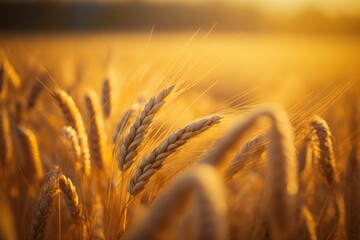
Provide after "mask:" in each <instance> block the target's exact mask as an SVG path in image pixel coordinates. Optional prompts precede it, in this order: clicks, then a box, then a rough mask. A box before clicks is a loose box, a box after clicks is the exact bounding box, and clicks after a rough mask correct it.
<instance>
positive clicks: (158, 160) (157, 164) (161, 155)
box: [128, 116, 221, 195]
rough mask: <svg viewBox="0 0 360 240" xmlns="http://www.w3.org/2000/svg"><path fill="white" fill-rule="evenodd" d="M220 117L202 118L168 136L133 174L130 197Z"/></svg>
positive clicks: (138, 191) (218, 120)
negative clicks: (168, 160) (166, 161)
mask: <svg viewBox="0 0 360 240" xmlns="http://www.w3.org/2000/svg"><path fill="white" fill-rule="evenodd" d="M220 119H221V117H220V116H213V117H210V118H204V119H201V120H199V121H196V122H193V123H190V124H189V125H187V126H186V127H184V128H182V129H179V130H178V131H177V132H175V133H174V134H172V135H170V136H169V137H168V138H167V139H166V140H165V141H163V142H162V143H161V144H160V145H159V146H158V147H157V148H155V149H154V150H153V151H152V152H151V153H150V154H149V155H148V156H147V157H145V158H143V159H142V161H141V163H140V165H139V167H138V168H137V169H136V172H135V174H134V175H133V177H132V178H131V180H130V183H129V186H128V191H129V193H130V194H132V195H136V194H138V193H140V192H141V191H142V190H143V189H144V188H145V187H146V185H147V184H148V183H149V182H150V180H151V177H152V176H153V175H154V174H155V173H156V172H157V171H159V170H160V168H161V167H162V165H163V163H164V161H165V159H166V158H167V157H169V156H170V155H171V154H173V153H175V152H176V151H177V150H179V148H180V147H181V146H183V145H184V144H186V143H187V142H188V141H189V140H190V139H191V138H193V137H195V136H196V135H198V134H200V133H202V132H204V131H206V130H207V129H209V128H210V127H211V126H213V125H215V124H217V123H219V122H220Z"/></svg>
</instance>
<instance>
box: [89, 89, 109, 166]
mask: <svg viewBox="0 0 360 240" xmlns="http://www.w3.org/2000/svg"><path fill="white" fill-rule="evenodd" d="M85 104H86V109H87V112H88V115H89V119H90V123H89V130H90V132H89V138H88V139H89V146H90V153H91V158H92V159H93V161H94V162H95V164H96V166H97V167H98V168H99V169H102V168H103V165H104V154H105V152H104V151H105V149H104V148H105V130H104V122H103V118H102V116H101V111H100V109H99V107H98V104H99V101H98V98H97V96H96V94H95V92H93V91H89V92H88V93H87V94H86V95H85Z"/></svg>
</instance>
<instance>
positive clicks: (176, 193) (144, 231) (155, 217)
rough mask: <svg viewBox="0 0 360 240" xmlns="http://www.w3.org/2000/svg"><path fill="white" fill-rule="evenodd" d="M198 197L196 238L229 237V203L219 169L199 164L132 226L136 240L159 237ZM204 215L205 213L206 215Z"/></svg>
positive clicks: (132, 236)
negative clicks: (190, 202)
mask: <svg viewBox="0 0 360 240" xmlns="http://www.w3.org/2000/svg"><path fill="white" fill-rule="evenodd" d="M191 196H193V197H194V198H195V204H196V209H197V211H198V214H196V216H197V219H196V227H197V231H196V232H197V236H196V238H195V239H210V240H211V239H216V240H220V239H226V237H227V229H226V226H227V219H226V212H227V209H226V203H225V198H224V190H223V186H222V181H221V178H220V176H219V173H218V172H217V170H216V169H215V168H213V167H211V166H208V165H198V166H196V167H195V168H194V169H191V170H190V171H188V172H187V173H185V174H184V175H182V176H180V177H179V178H178V179H177V180H176V181H175V183H174V184H173V185H172V186H171V187H170V188H168V189H167V190H165V192H163V193H162V194H161V195H160V196H159V197H158V198H157V199H156V200H155V201H154V203H153V205H152V207H151V209H150V212H149V213H148V215H147V216H145V218H144V219H143V220H142V221H141V222H140V223H139V224H138V225H137V226H136V227H135V229H133V231H132V232H131V233H130V238H129V239H133V240H140V239H156V238H157V237H159V236H161V235H162V234H163V233H164V232H165V231H166V229H167V228H168V227H169V226H171V225H172V224H173V223H174V222H175V221H176V219H178V218H179V217H180V216H181V214H183V213H184V211H185V210H186V207H187V205H188V203H189V200H190V198H191ZM204 216H205V217H204Z"/></svg>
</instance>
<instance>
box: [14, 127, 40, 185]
mask: <svg viewBox="0 0 360 240" xmlns="http://www.w3.org/2000/svg"><path fill="white" fill-rule="evenodd" d="M18 133H19V140H20V142H21V145H22V149H23V151H24V157H25V159H26V166H30V168H32V171H33V172H34V178H35V179H38V180H41V179H42V178H43V176H44V172H43V166H42V162H41V158H40V153H39V145H38V142H37V139H36V136H35V134H34V132H33V131H32V130H30V129H29V128H26V127H18Z"/></svg>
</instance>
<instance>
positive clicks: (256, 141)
mask: <svg viewBox="0 0 360 240" xmlns="http://www.w3.org/2000/svg"><path fill="white" fill-rule="evenodd" d="M265 149H266V146H265V139H264V136H263V135H258V136H256V137H254V138H253V139H250V140H249V141H247V142H246V143H245V144H244V145H243V146H242V148H241V149H240V151H239V153H237V154H236V156H235V157H234V158H233V160H232V161H231V163H230V166H229V167H228V169H227V171H226V173H225V178H226V179H227V180H230V179H231V178H233V176H234V175H235V174H236V173H238V172H239V171H240V170H241V169H243V168H244V167H245V166H246V165H247V164H249V163H250V160H252V159H258V158H260V157H261V155H262V153H263V152H264V151H265Z"/></svg>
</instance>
